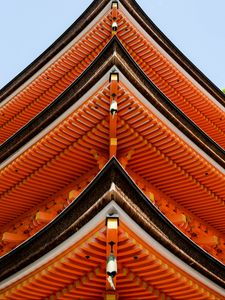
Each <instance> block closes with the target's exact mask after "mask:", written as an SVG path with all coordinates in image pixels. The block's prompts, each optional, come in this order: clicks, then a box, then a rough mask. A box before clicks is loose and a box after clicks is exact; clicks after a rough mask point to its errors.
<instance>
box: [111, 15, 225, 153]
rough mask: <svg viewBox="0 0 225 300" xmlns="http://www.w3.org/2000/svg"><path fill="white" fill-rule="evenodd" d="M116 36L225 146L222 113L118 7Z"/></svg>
mask: <svg viewBox="0 0 225 300" xmlns="http://www.w3.org/2000/svg"><path fill="white" fill-rule="evenodd" d="M118 18H120V26H118V33H117V36H118V38H119V39H120V40H121V42H122V43H123V45H124V46H125V48H126V49H127V50H128V52H129V53H130V55H131V56H132V57H133V58H134V59H135V61H136V62H137V63H138V64H139V66H140V67H141V68H142V69H143V71H144V72H145V73H146V75H147V76H148V77H149V78H150V79H151V80H152V81H153V82H154V83H155V84H156V86H157V87H158V88H159V89H160V90H161V91H163V92H164V93H165V95H166V96H167V97H168V98H169V99H171V100H172V101H173V102H174V103H175V104H176V105H177V106H178V107H179V108H180V109H181V110H183V111H184V112H185V113H186V114H187V115H188V116H189V117H190V118H191V119H192V120H193V121H194V122H195V123H196V124H198V125H199V127H200V128H202V129H203V130H204V131H205V132H207V133H208V134H209V135H210V136H211V137H212V138H213V139H214V140H215V141H217V142H218V143H219V144H220V145H221V146H222V147H225V143H224V135H225V130H224V128H225V118H224V115H225V113H224V112H223V111H222V110H221V109H220V108H219V107H218V106H217V105H216V104H215V103H213V101H211V99H209V98H208V97H207V96H206V95H204V94H203V92H201V91H200V90H199V89H198V88H197V87H196V86H195V85H194V84H193V83H192V82H191V81H190V80H189V79H188V78H186V77H185V76H184V75H183V74H182V73H181V71H179V70H178V69H177V68H176V67H175V66H174V65H173V64H172V63H171V62H170V61H169V60H168V59H167V58H166V57H165V56H163V55H162V54H161V53H160V52H159V50H157V48H156V47H155V46H154V45H153V44H152V43H151V42H150V41H149V40H147V39H146V37H144V36H143V35H142V34H141V33H140V32H139V30H138V29H137V28H135V26H134V25H133V24H132V23H131V22H130V21H129V20H128V18H127V17H126V16H124V14H123V12H122V11H121V10H119V13H118Z"/></svg>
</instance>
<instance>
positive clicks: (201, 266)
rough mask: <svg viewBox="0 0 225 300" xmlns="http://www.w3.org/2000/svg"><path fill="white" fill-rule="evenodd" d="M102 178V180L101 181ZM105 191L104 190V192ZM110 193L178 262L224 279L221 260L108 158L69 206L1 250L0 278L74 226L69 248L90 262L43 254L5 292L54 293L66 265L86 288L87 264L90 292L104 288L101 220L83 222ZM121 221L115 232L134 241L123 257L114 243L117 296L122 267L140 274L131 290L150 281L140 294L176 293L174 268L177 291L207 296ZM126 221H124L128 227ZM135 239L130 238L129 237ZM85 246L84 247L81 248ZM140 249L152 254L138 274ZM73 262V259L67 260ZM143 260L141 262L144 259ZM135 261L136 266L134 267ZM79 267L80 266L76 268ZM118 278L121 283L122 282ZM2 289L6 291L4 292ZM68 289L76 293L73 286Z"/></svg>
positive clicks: (214, 278) (101, 206) (61, 239)
mask: <svg viewBox="0 0 225 300" xmlns="http://www.w3.org/2000/svg"><path fill="white" fill-rule="evenodd" d="M103 181H104V184H102V182H103ZM112 183H114V186H115V187H114V188H113V185H112ZM108 191H110V192H109V193H108ZM112 199H113V201H114V202H115V203H116V205H118V206H119V207H120V208H121V209H122V210H123V211H124V212H125V213H126V214H127V215H128V216H129V217H130V218H131V219H132V220H133V221H134V222H135V223H136V224H137V225H138V226H140V228H142V229H143V230H144V231H145V233H146V234H147V235H149V236H151V237H152V238H154V239H155V240H156V241H158V242H159V243H160V244H161V245H162V246H163V247H165V248H166V249H167V250H169V251H170V252H171V253H173V254H174V255H175V256H177V257H178V258H179V259H181V260H182V261H183V262H185V263H187V264H189V265H191V266H192V267H193V268H194V269H195V270H197V271H198V272H200V273H202V274H203V275H204V276H206V277H207V278H209V279H210V280H211V281H213V282H214V283H215V284H217V285H220V286H221V287H223V286H224V279H225V267H224V265H222V264H221V263H219V262H218V261H217V260H215V259H213V258H212V257H211V256H209V255H208V254H207V253H206V252H204V251H202V250H201V249H200V248H199V247H197V246H196V245H195V244H194V243H193V242H191V241H190V240H189V239H188V238H186V237H185V236H184V235H183V234H182V233H180V232H179V231H178V230H177V229H176V228H175V227H174V226H173V225H172V224H171V223H170V222H168V221H167V219H166V218H165V217H164V216H163V215H162V214H161V213H160V211H159V210H158V209H157V208H155V207H154V205H153V204H152V203H151V202H149V200H148V199H147V198H146V197H145V196H144V194H142V193H141V191H140V190H139V189H138V188H137V186H136V185H135V184H134V182H132V180H131V179H130V178H129V176H128V175H127V173H126V172H125V171H124V170H123V169H122V168H121V167H120V165H119V164H118V162H117V161H116V160H115V159H114V158H113V159H112V160H111V161H110V162H109V163H108V164H107V166H106V167H105V168H104V169H103V170H102V172H101V173H100V174H99V175H98V176H97V177H96V178H95V180H94V181H93V183H92V184H91V185H90V186H89V187H88V188H87V189H86V190H85V191H84V192H83V193H82V194H81V195H80V196H79V197H78V198H77V200H76V201H75V202H73V203H72V204H71V205H70V206H69V207H67V208H66V210H65V211H63V212H62V213H61V214H60V215H59V216H58V217H57V218H56V219H55V220H54V221H53V222H52V223H50V224H49V225H48V226H47V227H45V228H44V229H43V230H42V231H40V232H39V233H38V234H36V235H35V236H34V237H33V238H32V239H30V240H28V241H27V242H25V243H24V244H22V245H21V246H19V247H18V248H16V249H15V250H14V251H12V252H11V253H9V254H8V255H6V256H4V257H3V258H2V259H0V267H1V275H0V278H1V280H3V279H4V278H5V279H6V278H8V277H9V276H10V275H12V274H16V272H18V271H19V270H21V269H22V268H24V267H25V266H28V265H29V264H31V263H32V262H34V261H37V260H38V258H41V257H42V256H43V255H45V254H47V253H48V252H49V251H51V250H53V249H55V248H56V247H57V246H59V245H61V243H63V242H65V241H66V240H67V239H68V238H69V237H70V236H72V235H73V234H74V232H77V234H78V235H79V236H80V237H81V238H82V239H81V240H80V239H79V240H80V241H79V242H78V244H79V246H78V244H76V245H75V247H74V246H73V250H75V252H76V251H78V252H80V250H82V251H81V256H82V255H83V256H84V255H85V256H87V255H88V256H89V258H90V261H89V263H92V267H91V266H90V265H89V266H90V267H88V262H87V265H86V266H84V265H85V263H81V264H80V270H79V266H78V264H77V262H76V259H78V257H79V259H81V256H79V254H78V257H77V258H75V260H73V258H72V259H71V255H70V254H69V257H70V258H69V260H68V259H67V258H65V259H64V258H62V256H60V257H59V259H56V260H55V259H54V260H53V261H52V260H51V261H48V260H47V265H46V266H45V268H44V269H43V268H42V267H41V268H40V269H39V270H38V272H39V275H38V274H37V275H36V274H35V273H36V271H35V270H34V269H33V271H32V273H27V275H26V276H27V277H26V278H25V281H24V283H23V284H21V283H22V282H18V283H16V284H15V285H12V290H11V291H10V292H12V293H15V295H16V294H17V291H18V290H20V289H21V288H22V290H20V293H19V295H21V291H22V292H24V293H25V295H26V296H27V295H29V297H31V295H30V293H33V295H35V290H36V292H37V291H39V297H43V294H42V293H45V292H46V293H47V296H50V295H51V294H52V293H56V292H57V291H58V290H60V293H63V289H64V288H65V285H67V286H68V285H70V284H71V282H70V281H71V279H68V277H67V278H66V277H65V278H64V275H63V274H64V272H65V276H66V274H67V275H68V271H66V268H67V266H68V268H69V269H70V272H72V274H73V272H75V273H76V278H75V280H76V281H77V286H78V287H79V286H80V284H78V283H84V282H87V285H86V284H85V287H86V288H88V282H89V280H87V281H86V279H87V277H88V276H87V275H88V274H87V271H88V270H87V269H89V271H88V272H90V273H91V274H92V275H93V273H95V275H94V281H95V280H97V282H94V283H96V284H97V283H98V284H97V287H98V289H97V291H96V293H98V292H99V288H101V289H102V288H104V283H105V276H104V272H103V270H104V267H103V266H102V265H103V264H104V258H106V256H105V255H106V253H105V250H104V249H105V248H104V245H105V244H104V243H105V242H104V230H105V229H104V228H105V227H104V225H103V227H102V228H103V230H102V229H101V226H102V225H101V224H102V223H101V224H100V227H99V226H98V229H97V234H95V232H96V231H90V228H89V226H88V225H87V226H88V227H87V226H86V225H85V224H88V222H90V221H91V220H92V219H93V218H94V217H95V216H96V215H97V214H98V213H99V212H101V211H102V210H104V208H105V207H106V206H107V205H108V203H110V202H111V201H112ZM114 207H115V206H114ZM110 209H111V208H110ZM111 211H112V209H111ZM114 211H115V210H114ZM105 214H107V213H105ZM98 222H101V219H99V218H98ZM121 222H122V223H121V231H120V234H121V235H122V236H121V238H122V239H123V241H124V240H125V242H127V243H128V245H127V247H128V248H127V249H128V250H129V247H130V243H135V244H134V246H131V249H130V251H131V252H130V251H129V252H130V253H131V254H132V255H131V257H130V256H129V255H128V257H127V256H126V255H127V254H126V253H123V251H124V250H122V249H124V248H125V249H126V247H124V246H123V247H122V248H121V250H120V246H119V244H118V264H119V266H120V267H121V265H120V262H119V260H121V263H122V260H123V261H124V263H125V265H124V268H123V269H122V268H121V269H119V270H120V272H121V273H120V274H119V275H118V280H117V283H118V292H120V291H121V293H122V294H121V296H122V295H123V293H124V297H127V295H126V293H127V290H126V282H127V281H126V280H125V279H126V276H125V275H126V274H127V272H128V273H129V272H131V273H134V274H135V275H136V276H137V277H140V278H142V280H144V281H145V284H143V285H142V284H141V282H142V281H140V280H138V281H135V282H136V283H135V284H134V285H132V288H134V292H135V290H136V288H137V287H135V286H136V285H138V284H137V283H138V282H139V284H141V286H142V288H143V287H145V286H146V283H148V284H149V283H150V281H151V280H152V283H153V282H154V284H153V290H151V289H147V291H146V290H145V289H144V291H143V294H144V295H149V294H148V292H149V291H157V290H158V292H162V293H175V294H176V290H173V289H172V291H171V289H170V286H169V284H170V283H171V281H172V282H173V283H174V274H177V273H180V272H181V273H180V275H181V276H180V275H178V277H177V278H176V280H177V281H179V280H181V281H180V285H179V287H181V294H182V293H184V294H185V293H186V292H187V289H188V288H189V290H188V293H191V294H190V295H192V299H195V298H194V297H196V299H198V298H197V297H200V295H202V296H203V295H204V296H205V297H208V296H209V294H207V292H210V293H211V292H212V291H213V289H209V288H208V287H207V286H206V285H205V284H203V285H202V284H201V283H200V282H198V281H197V282H196V280H194V281H193V284H191V285H189V287H188V286H186V284H188V281H186V280H183V279H184V277H185V276H188V279H190V277H189V276H190V274H189V275H187V274H186V275H185V271H182V270H179V268H177V267H175V269H174V271H175V273H174V271H172V269H173V268H174V266H173V265H171V263H170V262H169V260H168V259H167V260H166V261H165V258H163V257H162V256H161V255H160V256H158V254H157V253H156V252H154V253H152V252H151V251H152V250H150V249H149V248H146V247H147V246H146V244H148V239H147V240H145V242H144V241H143V240H141V238H140V237H137V236H136V235H135V234H134V232H132V226H131V227H130V226H129V225H128V224H127V225H126V224H125V225H123V224H124V223H123V222H124V221H123V219H122V217H121ZM85 226H86V227H85ZM127 226H129V229H128V227H127ZM82 228H86V229H85V230H86V232H87V229H88V228H89V230H88V232H89V234H88V236H87V237H85V235H82V230H83V229H82ZM123 232H124V233H125V235H124V234H123ZM93 237H94V240H93ZM85 238H87V239H88V242H85ZM96 238H97V239H98V240H99V241H100V244H99V245H95V244H94V243H95V242H96ZM135 239H136V242H135V241H134V240H135ZM64 244H65V243H64ZM91 244H92V246H91ZM122 244H123V243H122ZM139 245H140V246H139ZM141 245H142V246H141ZM60 247H61V246H59V247H58V248H57V249H60ZM79 247H80V248H79ZM85 247H87V249H84V248H85ZM92 247H94V248H92ZM138 247H139V248H140V249H139V250H138V249H137V248H138ZM132 249H133V250H132ZM143 249H146V250H147V252H145V250H144V251H143ZM149 250H150V252H149ZM96 251H100V252H99V254H98V253H96ZM121 251H122V252H121ZM104 253H105V254H104ZM142 253H143V254H144V253H145V254H146V253H147V256H148V255H150V257H149V256H148V257H149V258H146V255H145V254H144V257H145V258H144V259H150V260H151V259H153V261H154V260H155V259H156V260H155V263H156V265H155V267H153V266H152V267H150V266H151V264H150V265H149V264H148V265H149V271H148V270H146V272H144V273H145V275H144V273H143V274H142V273H141V272H142V271H141V270H142V267H141V266H140V268H139V267H138V264H139V262H138V256H139V255H142ZM148 253H149V254H148ZM150 253H151V254H150ZM66 254H68V251H66ZM135 255H136V256H137V259H134V256H135ZM152 255H153V256H152ZM92 256H94V257H96V259H97V260H96V259H93V258H92ZM155 256H157V258H155ZM51 257H52V256H51ZM89 258H87V257H86V258H85V260H88V259H89ZM67 262H68V264H67ZM49 263H50V264H52V263H55V266H53V268H52V267H48V266H49ZM64 263H65V265H64ZM74 263H75V265H73V264H74ZM164 263H166V264H169V267H168V265H167V267H166V265H165V266H164V265H163V264H164ZM136 264H137V265H136ZM153 264H154V263H153ZM66 265H67V266H66ZM82 265H83V267H82ZM93 265H95V266H94V269H93ZM132 265H133V267H132ZM145 265H147V261H146V263H145ZM159 266H161V267H159ZM128 267H130V268H131V269H130V270H128V269H127V268H128ZM136 267H137V270H135V269H136ZM82 268H84V269H83V270H82ZM171 268H172V269H171ZM97 269H98V270H97ZM138 269H139V271H138ZM54 270H55V271H56V270H57V272H60V273H61V276H60V279H59V278H58V280H57V277H58V275H57V274H55V271H54ZM73 270H74V271H73ZM157 270H158V271H157ZM155 271H156V272H155ZM85 272H86V273H85ZM148 272H149V273H148ZM160 272H162V273H163V274H164V275H165V272H169V273H168V278H167V276H166V278H165V279H164V276H163V275H162V276H161V275H160ZM75 273H74V274H75ZM98 274H99V276H98ZM134 274H133V275H134ZM92 275H91V276H92ZM96 275H97V277H96ZM131 275H132V274H131ZM158 275H159V276H158ZM30 276H31V277H33V279H32V278H31V279H29V277H30ZM171 276H172V277H171ZM191 276H192V275H191ZM175 277H176V275H175ZM50 278H51V282H52V285H50V286H51V287H52V289H53V290H52V291H51V290H49V284H48V282H49V280H50ZM85 278H86V279H85ZM130 278H131V279H132V278H134V276H131V277H130ZM135 278H136V277H135ZM148 278H149V279H148ZM89 279H90V277H89ZM170 279H171V281H170ZM33 280H34V281H36V280H37V286H36V285H35V282H33ZM120 280H121V283H120ZM148 280H150V281H148ZM167 280H168V281H167ZM191 280H193V279H191ZM73 281H74V280H73ZM31 282H33V283H34V284H32V286H33V287H34V288H31V289H30V290H28V289H27V288H28V287H31V286H30V284H31ZM38 282H39V284H38ZM129 282H130V284H132V280H128V283H129ZM189 283H190V282H189ZM46 284H47V286H46ZM99 284H100V285H99ZM123 284H125V286H124V285H123ZM40 285H41V286H42V288H43V289H42V290H40ZM26 286H27V287H26ZM81 286H83V284H81ZM94 286H95V284H94ZM35 287H36V288H37V289H36V288H35ZM92 287H93V285H91V288H90V291H91V290H92ZM73 288H74V286H73V287H72V289H71V288H70V287H68V289H67V290H66V291H67V292H71V290H73ZM185 289H186V290H185ZM167 290H168V291H167ZM79 291H81V292H84V289H83V288H81V290H80V289H79V288H78V292H79ZM48 293H49V294H48ZM192 293H193V294H192ZM202 293H203V294H202ZM153 294H154V293H153ZM213 294H214V295H215V296H217V297H218V299H222V298H220V297H219V295H218V294H217V292H215V291H214V292H213ZM6 295H7V296H10V294H6ZM60 295H61V294H60ZM74 295H76V292H75V294H74ZM155 295H157V294H155ZM86 296H87V295H86ZM17 297H18V295H17ZM96 297H97V295H96ZM178 297H179V296H178ZM12 299H14V298H12ZM15 299H16V298H15ZM28 299H30V298H28ZM38 299H39V298H38ZM40 299H41V298H40ZM62 299H64V298H62ZM124 299H126V298H124ZM153 299H154V298H153ZM177 299H179V298H177ZM206 299H207V298H206Z"/></svg>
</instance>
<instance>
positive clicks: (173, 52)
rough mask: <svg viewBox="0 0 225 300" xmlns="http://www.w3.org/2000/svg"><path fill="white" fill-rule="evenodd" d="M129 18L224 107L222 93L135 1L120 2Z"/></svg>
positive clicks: (224, 97) (125, 0)
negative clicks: (129, 15)
mask: <svg viewBox="0 0 225 300" xmlns="http://www.w3.org/2000/svg"><path fill="white" fill-rule="evenodd" d="M120 2H121V3H122V4H123V6H124V7H125V8H126V9H127V11H128V12H129V13H130V14H131V16H132V17H133V18H134V19H135V20H136V21H137V22H138V23H139V24H140V26H141V27H142V28H143V29H144V30H145V31H146V32H147V33H148V34H149V35H150V36H151V37H152V38H153V39H154V40H155V41H156V42H157V43H158V44H159V45H160V46H161V47H162V48H163V49H164V50H165V51H166V52H167V53H168V54H169V55H170V56H171V57H172V58H173V59H174V60H175V61H176V62H177V63H178V64H179V65H180V66H181V67H182V68H183V69H184V70H185V71H186V72H188V74H190V75H191V76H192V77H193V78H194V79H195V80H196V81H197V82H198V83H199V84H200V85H201V86H202V87H203V88H204V89H206V91H208V92H209V93H210V94H211V95H212V96H213V97H215V98H216V100H217V101H218V102H219V103H220V104H222V105H223V106H225V96H224V94H223V92H222V91H221V90H220V89H219V88H218V87H217V86H216V85H215V84H214V83H213V82H212V81H210V80H209V79H208V78H207V77H206V76H205V75H204V74H203V73H202V72H201V71H200V70H199V69H198V68H197V67H196V66H195V65H194V64H193V63H192V62H191V61H190V60H189V59H188V58H187V57H186V56H185V55H184V54H183V53H182V52H181V51H180V50H179V49H178V48H177V47H176V46H175V45H174V44H173V43H172V42H171V41H170V40H169V39H168V38H167V37H166V36H165V34H164V33H163V32H162V31H161V30H160V29H159V28H158V27H157V26H156V25H155V24H154V23H153V22H152V20H151V19H150V18H149V17H148V16H147V15H146V14H145V12H144V11H143V10H142V8H141V7H140V6H139V5H138V4H137V2H136V1H135V0H120Z"/></svg>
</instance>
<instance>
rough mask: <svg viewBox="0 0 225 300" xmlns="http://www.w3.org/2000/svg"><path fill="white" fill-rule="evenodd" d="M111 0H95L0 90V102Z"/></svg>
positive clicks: (57, 51) (61, 47)
mask: <svg viewBox="0 0 225 300" xmlns="http://www.w3.org/2000/svg"><path fill="white" fill-rule="evenodd" d="M108 2H109V0H95V1H93V2H92V3H91V4H90V5H89V7H88V8H87V9H86V10H85V11H84V12H83V13H82V14H81V15H80V17H79V18H78V19H77V20H76V21H75V22H74V23H73V24H72V25H71V26H70V27H69V28H68V29H67V30H66V31H65V32H64V33H63V34H62V35H61V36H60V37H59V38H58V39H57V40H56V41H55V42H54V43H53V44H52V45H51V46H50V47H48V48H47V49H46V50H45V51H44V52H43V53H42V54H41V55H40V56H38V57H37V58H36V59H35V60H34V61H33V62H32V63H31V64H30V65H29V66H28V67H27V68H25V69H24V70H23V71H22V72H21V73H19V74H18V75H17V76H16V77H15V78H14V79H13V80H11V81H10V82H9V83H8V84H6V85H5V86H4V87H3V88H2V89H1V90H0V102H2V101H3V100H4V99H5V98H6V97H8V96H9V95H10V94H11V93H13V92H14V91H15V90H16V89H17V88H18V87H20V86H21V85H22V84H23V83H24V82H26V81H27V80H28V79H29V78H30V77H31V76H32V75H34V74H35V73H36V72H37V71H38V70H40V68H42V67H43V66H44V65H45V64H46V63H48V62H49V60H51V59H52V58H53V57H54V56H56V55H57V54H58V53H59V52H60V51H61V50H62V49H63V48H64V47H65V46H66V45H68V44H69V43H70V42H71V41H72V40H73V39H74V38H75V37H76V36H77V35H78V34H79V33H81V32H82V31H83V30H84V29H85V28H86V27H87V26H88V24H89V23H90V22H91V21H92V20H93V19H94V18H95V17H96V16H98V14H99V13H100V12H101V11H102V10H103V8H104V7H105V6H106V5H107V3H108Z"/></svg>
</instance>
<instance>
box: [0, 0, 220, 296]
mask: <svg viewBox="0 0 225 300" xmlns="http://www.w3.org/2000/svg"><path fill="white" fill-rule="evenodd" d="M0 97H1V111H0V116H1V118H0V143H1V145H0V159H1V181H0V194H1V198H0V256H1V258H0V270H1V272H0V280H1V282H0V299H6V300H29V299H30V300H41V299H46V300H47V299H48V300H53V299H60V300H66V299H68V300H72V299H77V300H78V299H79V300H89V299H95V300H101V299H102V300H117V299H119V300H144V299H161V300H162V299H164V300H169V299H171V300H172V299H176V300H185V299H187V300H190V299H191V300H203V299H213V300H219V299H225V292H224V287H225V266H224V262H225V217H224V216H225V175H224V173H225V172H224V166H225V150H224V148H225V95H224V94H223V93H222V92H221V91H220V90H219V89H218V88H217V87H216V86H215V85H214V84H213V83H212V82H211V81H210V80H209V79H208V78H206V76H205V75H204V74H202V73H201V71H199V70H198V69H197V68H196V66H194V65H193V64H192V63H191V62H190V61H189V60H188V59H187V58H186V57H185V56H184V55H183V54H182V53H181V52H180V51H179V49H177V48H176V47H175V46H174V45H173V44H172V43H171V41H169V40H168V38H167V37H166V36H165V35H164V34H163V33H162V32H161V31H160V30H159V28H157V26H156V25H155V24H154V23H153V22H152V21H151V20H150V19H149V17H148V16H147V15H146V14H145V13H144V12H143V11H142V9H141V8H140V7H139V5H138V4H137V3H136V2H135V1H134V0H118V1H116V0H95V1H93V2H92V3H91V5H90V6H89V7H88V8H87V9H86V11H85V12H84V13H83V14H82V15H81V16H80V17H79V18H78V19H77V20H76V21H75V23H74V24H72V26H71V27H70V28H69V29H68V30H67V31H66V32H65V33H63V34H62V36H60V37H59V38H58V39H57V40H56V41H55V42H54V43H53V44H52V45H51V46H50V47H49V48H48V49H47V50H46V51H45V52H44V53H43V54H41V55H40V56H39V57H38V58H37V59H36V60H35V61H34V62H33V63H31V64H30V65H29V66H28V67H27V68H26V69H25V70H24V71H22V72H21V73H20V74H19V75H18V76H17V77H15V78H14V79H13V80H12V81H11V82H9V83H8V84H7V85H6V86H5V87H4V88H3V89H2V90H1V92H0Z"/></svg>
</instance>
